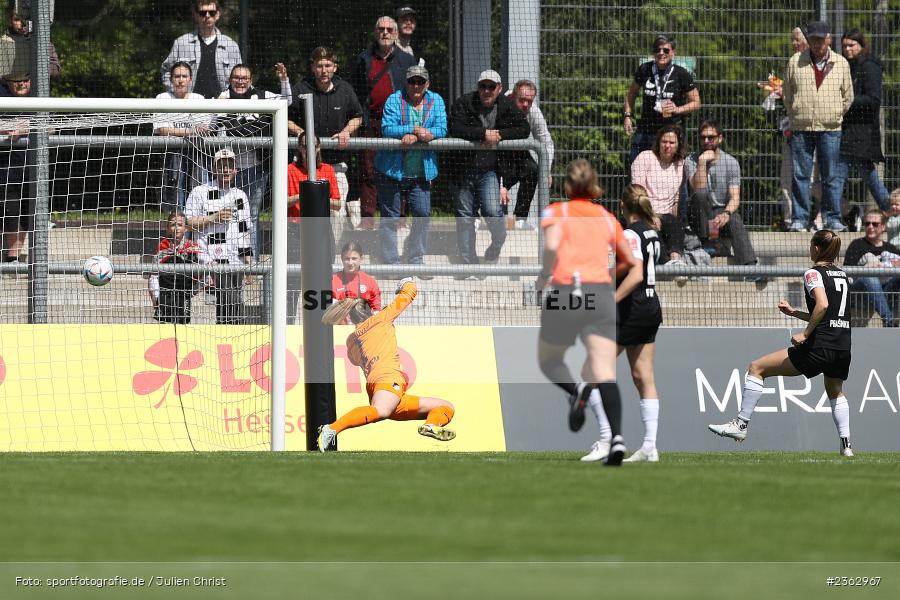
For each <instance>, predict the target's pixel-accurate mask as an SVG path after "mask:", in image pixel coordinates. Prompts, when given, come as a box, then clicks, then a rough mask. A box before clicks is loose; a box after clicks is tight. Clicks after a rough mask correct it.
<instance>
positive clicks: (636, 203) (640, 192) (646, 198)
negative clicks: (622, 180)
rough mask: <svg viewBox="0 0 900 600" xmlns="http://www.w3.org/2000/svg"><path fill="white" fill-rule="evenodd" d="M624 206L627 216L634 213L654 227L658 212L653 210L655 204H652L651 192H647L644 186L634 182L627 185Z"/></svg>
mask: <svg viewBox="0 0 900 600" xmlns="http://www.w3.org/2000/svg"><path fill="white" fill-rule="evenodd" d="M622 207H623V208H624V209H625V214H626V216H628V215H634V216H636V217H637V218H639V219H640V220H641V221H643V222H644V223H646V224H647V225H649V226H650V227H653V221H654V219H655V218H656V213H655V212H653V205H651V204H650V194H648V193H647V190H646V188H644V186H642V185H638V184H636V183H632V184H631V185H629V186H628V187H626V188H625V191H624V192H623V193H622Z"/></svg>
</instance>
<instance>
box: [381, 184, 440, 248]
mask: <svg viewBox="0 0 900 600" xmlns="http://www.w3.org/2000/svg"><path fill="white" fill-rule="evenodd" d="M375 188H376V191H377V194H378V196H377V197H378V212H379V213H380V214H381V221H380V222H379V224H378V237H379V239H380V240H381V258H382V260H383V261H384V262H385V263H386V264H389V265H392V264H396V263H398V262H400V256H399V254H398V253H397V226H398V224H399V222H400V203H401V199H402V198H403V197H405V198H406V199H407V207H406V214H407V215H408V216H411V217H413V222H412V228H410V230H409V237H408V238H407V239H406V252H404V257H403V258H404V262H408V263H412V264H417V265H421V264H423V263H424V262H425V251H426V249H427V248H428V226H429V225H430V224H431V183H430V182H429V181H427V180H426V179H425V178H424V177H418V178H416V179H410V178H404V179H402V180H401V181H397V180H396V179H391V178H390V177H388V176H387V175H385V174H384V173H379V172H377V171H376V173H375Z"/></svg>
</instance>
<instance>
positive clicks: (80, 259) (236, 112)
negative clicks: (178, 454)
mask: <svg viewBox="0 0 900 600" xmlns="http://www.w3.org/2000/svg"><path fill="white" fill-rule="evenodd" d="M286 107H287V104H286V103H285V102H281V101H268V100H222V101H204V100H200V101H197V100H186V99H183V100H178V99H168V100H146V101H144V100H136V101H114V100H109V101H102V100H94V99H91V100H54V99H32V98H12V99H6V100H4V101H2V102H0V136H2V137H0V194H2V207H3V215H2V217H3V249H2V257H3V261H2V263H0V277H2V283H0V396H2V398H3V407H2V409H0V410H2V412H3V416H2V418H0V421H2V423H0V448H2V449H4V450H29V451H56V450H241V449H253V450H265V449H269V448H273V449H282V448H283V443H284V441H283V440H284V436H283V435H282V434H281V432H282V431H283V432H286V433H287V434H288V436H289V437H294V438H297V440H296V445H297V446H298V447H302V445H303V435H302V434H301V435H293V436H291V435H290V434H291V433H297V432H299V430H302V428H303V423H302V420H300V421H299V422H298V420H297V417H294V418H293V422H292V421H291V418H290V417H287V418H286V421H287V422H286V426H285V427H284V428H279V427H274V428H273V427H271V424H272V423H273V422H275V423H277V422H279V421H280V420H282V419H285V417H284V416H283V414H284V404H283V401H284V393H283V390H284V389H285V388H286V387H287V388H292V387H295V386H296V384H297V381H298V377H297V369H296V368H295V369H293V370H292V372H293V380H292V381H291V382H285V380H284V364H285V361H286V360H287V361H288V362H290V359H287V358H285V357H286V354H285V336H287V335H294V332H291V331H286V330H285V328H284V327H274V328H273V327H272V326H271V325H272V323H275V322H279V323H284V322H285V316H284V303H285V296H286V294H285V290H284V285H285V281H286V277H285V273H284V270H283V269H273V268H272V266H273V264H276V263H279V261H278V260H276V257H277V256H283V254H284V252H285V244H286V242H285V239H284V238H285V235H286V232H285V218H284V215H285V213H286V202H285V198H286V181H287V176H286V167H287V137H286V135H287V134H286ZM279 253H280V254H279ZM93 256H102V257H106V258H108V259H109V261H110V263H111V265H112V268H113V275H112V279H111V280H110V281H109V282H108V283H107V284H105V285H100V286H97V285H91V283H90V282H89V281H88V278H87V277H85V275H84V263H85V261H86V259H88V258H90V257H93ZM280 264H281V265H283V264H284V260H283V259H282V260H281V261H280ZM276 316H278V319H279V320H277V321H276ZM292 346H293V347H294V348H295V349H296V348H297V347H298V343H297V342H296V340H295V341H294V343H293V344H292ZM288 354H290V353H288ZM296 354H297V353H296V351H295V352H294V354H292V355H291V357H292V358H293V363H292V364H294V365H296V361H297V356H296ZM273 357H274V360H273ZM300 387H301V388H302V386H300ZM278 389H281V390H282V393H280V394H277V393H273V390H278ZM299 403H300V405H301V408H302V397H301V398H300V399H299ZM273 405H274V407H275V412H274V413H273ZM293 414H294V415H301V414H302V410H295V411H294V412H293ZM273 415H274V416H273ZM273 432H274V436H273Z"/></svg>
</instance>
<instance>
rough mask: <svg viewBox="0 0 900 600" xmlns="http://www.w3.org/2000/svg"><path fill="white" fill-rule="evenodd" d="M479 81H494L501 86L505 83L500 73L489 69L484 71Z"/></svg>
mask: <svg viewBox="0 0 900 600" xmlns="http://www.w3.org/2000/svg"><path fill="white" fill-rule="evenodd" d="M478 81H479V82H481V81H493V82H494V83H497V84H500V83H503V81H502V80H501V79H500V73H498V72H497V71H495V70H493V69H488V70H487V71H482V72H481V75H479V76H478Z"/></svg>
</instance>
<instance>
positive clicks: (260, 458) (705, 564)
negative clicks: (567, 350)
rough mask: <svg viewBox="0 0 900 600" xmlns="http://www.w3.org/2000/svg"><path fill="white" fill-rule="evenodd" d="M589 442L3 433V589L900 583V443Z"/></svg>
mask: <svg viewBox="0 0 900 600" xmlns="http://www.w3.org/2000/svg"><path fill="white" fill-rule="evenodd" d="M578 456H579V455H578V454H575V453H560V452H549V453H516V452H511V453H491V454H451V453H422V454H417V453H347V452H340V453H329V454H327V455H321V454H319V453H287V454H274V453H258V454H250V453H196V454H168V453H158V454H157V453H72V454H2V455H0V506H3V507H5V509H6V510H5V513H6V517H5V518H4V519H3V526H2V531H0V534H2V535H0V539H2V545H0V548H2V550H0V552H2V558H3V561H4V564H3V565H2V569H3V571H4V572H3V584H2V586H0V597H3V598H6V597H13V596H12V594H15V595H16V596H18V595H19V594H21V597H66V598H72V597H85V598H89V597H99V596H98V591H97V590H96V589H93V590H92V589H89V588H85V587H77V588H76V587H74V586H73V587H66V588H56V589H51V588H49V587H47V585H46V583H44V585H43V586H41V587H37V586H33V587H25V586H23V585H22V584H21V583H19V584H18V585H16V582H15V578H16V577H17V576H29V574H31V575H34V576H35V577H42V578H47V577H51V576H57V577H61V578H63V577H65V576H75V575H77V576H82V577H84V576H88V575H92V576H95V577H100V576H103V577H109V576H112V575H113V574H122V576H125V575H127V576H128V577H132V576H137V577H142V578H144V579H145V580H146V579H152V578H153V577H157V576H165V577H181V576H183V577H185V578H187V579H190V578H191V577H193V576H195V575H199V576H205V577H225V578H227V580H228V585H227V586H225V587H201V586H193V585H191V586H184V587H163V584H160V585H159V586H155V585H153V583H152V582H151V584H150V585H149V586H148V587H146V588H140V589H138V588H135V587H127V588H126V587H120V588H116V589H115V590H111V589H104V590H103V592H102V593H103V594H104V596H103V597H110V598H112V597H116V598H118V597H140V598H151V597H160V598H162V597H166V598H171V597H196V598H201V597H202V598H207V597H208V598H218V597H222V598H224V597H228V598H246V597H251V596H257V593H261V592H263V591H265V592H267V593H269V592H271V593H273V594H278V593H282V592H283V593H287V594H290V595H291V597H303V598H306V597H316V598H354V599H357V598H358V599H362V598H382V597H383V598H405V597H409V598H414V597H423V595H424V597H446V598H457V597H459V598H481V597H485V598H487V597H490V598H506V597H510V598H554V597H563V596H565V597H567V598H582V597H583V598H598V597H602V596H604V595H606V594H607V593H610V592H612V591H615V596H616V597H617V598H649V597H659V598H682V597H683V598H706V597H708V598H719V597H729V598H743V597H747V598H781V597H784V598H819V597H828V598H841V597H851V596H854V597H855V595H856V594H860V593H865V594H866V597H872V598H874V597H884V598H889V597H900V564H898V561H900V504H898V499H900V455H898V454H886V453H872V454H865V453H861V454H860V455H859V456H858V457H857V458H856V459H854V460H851V461H848V460H845V459H841V458H840V457H839V456H838V455H837V453H828V454H825V453H748V452H734V453H711V454H684V453H663V455H662V461H661V462H660V463H658V464H654V465H650V464H636V465H625V466H623V467H622V468H620V469H609V468H603V467H601V466H599V465H597V464H590V463H581V462H579V461H578V460H577V458H578ZM72 563H79V564H72ZM827 577H838V578H840V577H851V578H855V577H860V578H862V577H866V578H870V579H871V578H874V577H881V578H882V579H881V581H880V582H879V584H878V585H877V586H874V585H871V584H868V585H867V586H866V589H865V590H863V589H862V588H861V587H850V586H849V585H848V586H837V587H833V586H828V585H827V584H826V578H827ZM45 581H46V580H45ZM838 581H839V582H840V580H838ZM848 581H849V580H848ZM425 589H428V590H431V591H430V592H423V590H425ZM300 591H302V592H303V593H302V594H300V595H295V594H296V593H299V592H300ZM173 594H174V595H173ZM248 594H249V595H248ZM848 594H849V595H848ZM285 597H287V596H285Z"/></svg>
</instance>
